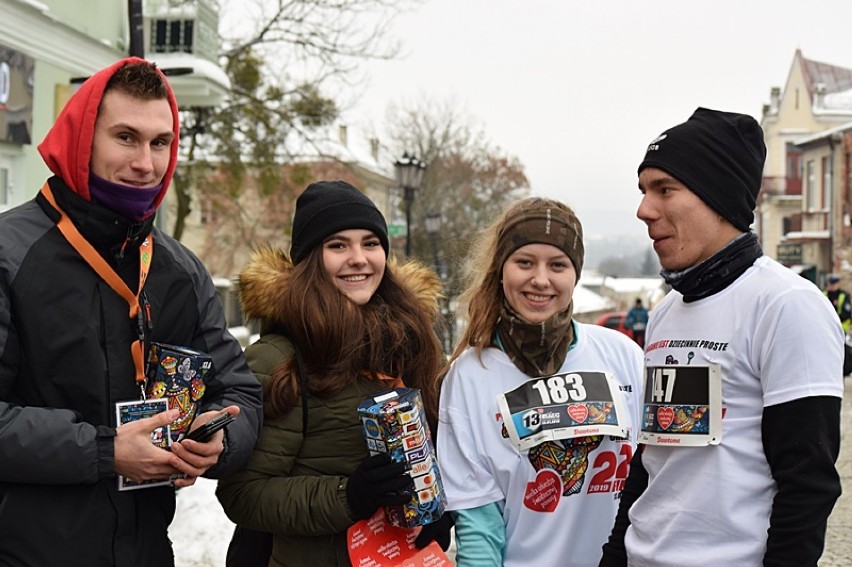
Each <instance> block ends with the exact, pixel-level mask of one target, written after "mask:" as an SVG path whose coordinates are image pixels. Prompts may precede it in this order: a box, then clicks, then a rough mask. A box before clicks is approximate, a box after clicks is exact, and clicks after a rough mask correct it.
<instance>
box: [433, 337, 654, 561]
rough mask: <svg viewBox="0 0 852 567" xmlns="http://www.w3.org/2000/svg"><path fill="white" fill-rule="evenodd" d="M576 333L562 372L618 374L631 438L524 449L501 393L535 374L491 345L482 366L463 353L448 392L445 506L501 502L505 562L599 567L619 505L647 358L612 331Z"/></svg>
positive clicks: (443, 428) (441, 451) (444, 398)
mask: <svg viewBox="0 0 852 567" xmlns="http://www.w3.org/2000/svg"><path fill="white" fill-rule="evenodd" d="M575 329H577V341H576V344H575V346H574V348H572V349H571V350H570V351H569V353H568V356H567V357H566V360H565V363H564V364H563V366H562V368H561V369H560V370H559V372H558V373H563V372H574V371H606V372H609V373H611V374H612V376H613V378H614V380H615V381H616V383H617V384H618V386H619V389H620V390H621V392H622V398H623V400H624V408H625V413H626V414H627V418H628V421H627V423H628V424H629V426H630V440H629V441H628V440H624V439H614V438H611V437H609V436H604V437H603V438H602V440H601V441H600V443H599V444H597V443H595V444H592V445H582V446H579V447H578V446H571V447H569V448H568V449H566V448H565V446H564V444H562V443H561V442H558V443H555V444H554V443H551V444H546V443H545V444H542V445H539V446H537V447H534V448H533V449H531V450H530V451H524V452H519V451H518V450H517V449H516V448H515V446H514V445H512V443H511V442H510V440H509V439H508V438H506V437H504V435H503V434H502V430H503V421H502V419H501V417H500V413H499V410H498V409H497V396H498V395H499V394H502V393H504V392H507V391H510V390H513V389H515V388H517V387H518V386H520V385H521V384H523V383H524V382H525V381H527V380H529V379H530V377H529V376H527V375H525V374H523V373H522V372H521V371H520V370H518V368H517V367H515V365H514V364H512V362H511V361H510V360H509V358H508V356H506V354H505V353H503V352H502V351H501V350H499V349H496V348H488V349H485V350H484V351H483V353H482V362H481V363H480V361H479V360H478V359H477V357H476V354H475V352H474V351H473V350H468V351H466V352H465V353H463V354H462V355H461V356H460V357H459V358H458V359H457V360H456V361H455V362H454V363H453V366H452V368H451V369H450V372H449V373H448V374H447V377H446V378H445V380H444V383H443V386H442V388H441V401H440V426H439V427H438V443H437V446H438V448H437V452H438V463H439V466H440V469H441V477H442V480H443V485H444V489H445V490H446V495H447V502H448V507H449V509H450V510H463V509H469V508H475V507H479V506H483V505H485V504H490V503H493V502H500V503H504V504H503V517H504V521H505V525H506V554H505V561H504V565H506V566H510V567H520V566H525V567H526V566H530V565H538V566H542V567H544V566H547V567H550V566H556V565H565V566H571V567H596V566H597V565H598V562H599V561H600V558H601V553H602V552H601V546H602V545H603V544H604V542H605V541H606V540H607V538H608V537H609V534H610V531H611V529H612V525H613V521H614V519H615V513H616V511H617V509H618V502H619V497H620V495H621V488H622V487H623V482H624V479H625V478H626V476H627V471H628V463H629V460H630V458H631V457H632V455H633V450H634V449H635V440H636V432H637V430H638V429H637V428H638V426H639V414H640V410H641V398H640V396H641V383H642V382H641V374H642V352H641V349H639V347H638V346H637V345H636V344H635V343H634V342H633V341H631V340H630V339H629V338H628V337H627V336H625V335H623V334H621V333H618V332H616V331H613V330H611V329H607V328H604V327H598V326H595V325H583V324H576V325H575ZM483 365H484V367H483ZM530 453H532V456H533V460H534V461H535V462H536V463H537V465H538V467H539V468H540V469H541V470H538V471H537V470H536V468H535V467H534V465H533V464H532V460H531V458H530ZM554 469H555V470H554ZM590 490H592V491H591V492H590Z"/></svg>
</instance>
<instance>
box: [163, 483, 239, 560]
mask: <svg viewBox="0 0 852 567" xmlns="http://www.w3.org/2000/svg"><path fill="white" fill-rule="evenodd" d="M215 491H216V481H215V480H210V479H206V478H199V479H198V480H197V481H196V482H195V485H194V486H190V487H189V488H182V489H180V490H178V493H177V510H176V512H175V519H174V522H172V525H171V527H170V528H169V536H170V537H171V539H172V545H173V547H174V551H175V565H176V567H223V566H224V565H225V552H226V551H227V550H228V542H230V541H231V534H232V533H233V532H234V524H233V523H231V521H230V520H228V518H227V517H226V516H225V512H223V511H222V507H221V506H220V505H219V501H218V500H216V495H215Z"/></svg>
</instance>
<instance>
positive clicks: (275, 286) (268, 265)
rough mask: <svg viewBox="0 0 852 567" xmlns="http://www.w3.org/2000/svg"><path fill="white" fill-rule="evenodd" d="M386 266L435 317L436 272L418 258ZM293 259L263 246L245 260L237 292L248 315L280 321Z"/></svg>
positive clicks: (439, 283)
mask: <svg viewBox="0 0 852 567" xmlns="http://www.w3.org/2000/svg"><path fill="white" fill-rule="evenodd" d="M388 268H389V269H390V270H391V271H392V272H393V273H394V275H395V276H396V277H397V279H398V280H399V281H400V283H401V284H402V285H403V286H405V287H407V288H408V289H410V290H411V291H412V292H413V293H414V295H415V296H416V297H417V300H418V301H419V302H420V305H421V306H422V307H423V309H425V310H426V312H427V313H428V314H429V319H431V320H432V321H435V320H436V318H437V314H438V299H439V298H440V297H441V280H440V278H438V275H437V274H436V273H435V272H434V271H433V270H432V269H430V268H428V267H427V266H424V265H423V264H421V263H420V262H417V261H414V260H410V261H408V262H406V263H405V264H399V263H397V262H396V261H395V260H393V259H388ZM292 269H293V262H291V261H290V258H289V257H288V256H287V255H286V254H285V253H284V252H283V251H282V250H280V249H277V248H272V247H269V246H265V247H262V248H258V249H256V250H255V251H254V252H253V253H252V256H251V259H250V260H249V262H248V264H246V267H245V268H244V269H243V271H242V272H240V276H239V292H240V304H241V305H242V308H243V313H245V315H246V317H248V318H250V319H259V320H261V321H267V322H270V323H283V321H282V316H281V314H280V312H278V306H279V305H281V295H282V293H283V291H284V290H285V289H286V288H287V285H288V284H289V281H290V273H291V271H292Z"/></svg>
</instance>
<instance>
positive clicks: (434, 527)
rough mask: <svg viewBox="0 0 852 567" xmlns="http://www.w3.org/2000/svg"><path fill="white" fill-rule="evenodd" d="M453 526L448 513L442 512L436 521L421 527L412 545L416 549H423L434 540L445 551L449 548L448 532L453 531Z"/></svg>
mask: <svg viewBox="0 0 852 567" xmlns="http://www.w3.org/2000/svg"><path fill="white" fill-rule="evenodd" d="M454 525H455V522H454V521H453V517H452V516H451V515H450V513H449V512H444V514H443V515H442V516H441V517H440V518H438V519H437V520H436V521H434V522H432V523H431V524H426V525H425V526H423V529H422V530H420V533H419V534H417V539H415V540H414V545H416V546H417V549H423V548H424V547H426V546H427V545H429V543H430V542H431V541H432V540H435V541H437V542H438V545H440V546H441V549H443V550H444V551H447V549H448V548H449V547H450V530H452V529H453V526H454Z"/></svg>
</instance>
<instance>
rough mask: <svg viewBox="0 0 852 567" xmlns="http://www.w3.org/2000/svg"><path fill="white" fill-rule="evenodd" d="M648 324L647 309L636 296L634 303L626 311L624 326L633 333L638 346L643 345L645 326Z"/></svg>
mask: <svg viewBox="0 0 852 567" xmlns="http://www.w3.org/2000/svg"><path fill="white" fill-rule="evenodd" d="M647 324H648V310H647V309H645V306H644V305H642V299H641V298H639V297H637V298H636V303H634V304H633V307H631V308H630V310H629V311H628V312H627V317H625V318H624V326H625V327H627V328H628V329H630V332H631V333H633V340H634V341H636V344H638V345H639V346H640V347H644V346H645V326H646V325H647Z"/></svg>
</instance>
